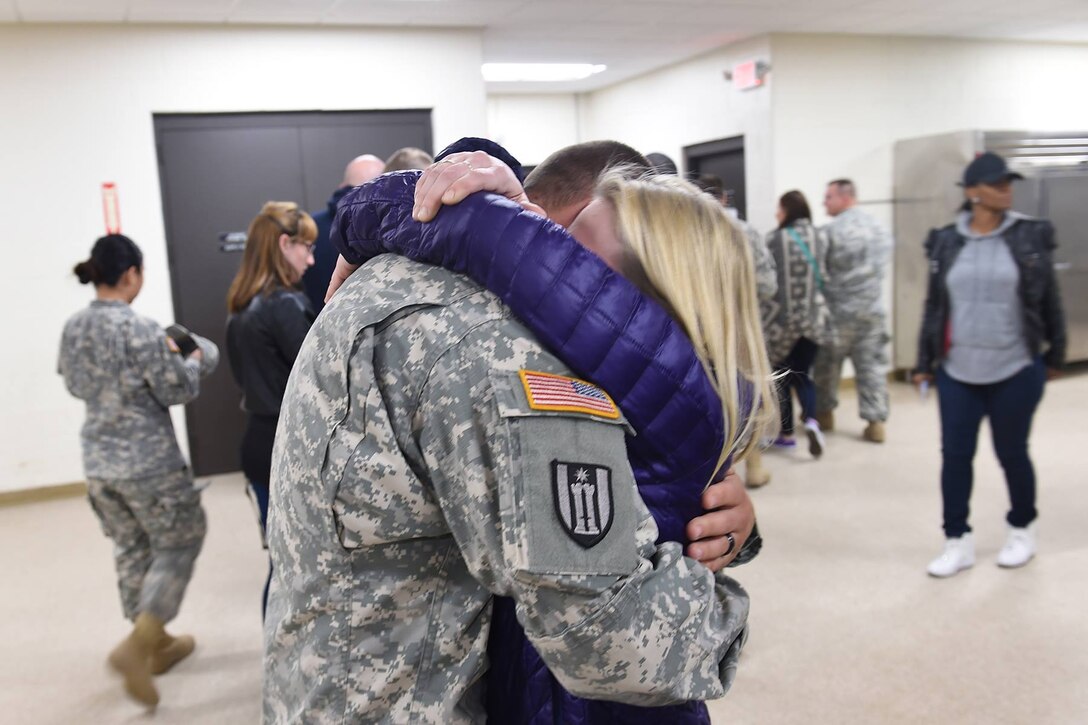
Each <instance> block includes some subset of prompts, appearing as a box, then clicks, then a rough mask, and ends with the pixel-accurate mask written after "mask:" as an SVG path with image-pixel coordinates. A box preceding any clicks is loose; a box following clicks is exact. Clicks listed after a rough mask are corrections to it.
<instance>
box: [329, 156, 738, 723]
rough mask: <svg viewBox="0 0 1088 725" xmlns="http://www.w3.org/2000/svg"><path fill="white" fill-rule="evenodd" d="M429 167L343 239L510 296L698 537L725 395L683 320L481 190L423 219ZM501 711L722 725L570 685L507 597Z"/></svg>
mask: <svg viewBox="0 0 1088 725" xmlns="http://www.w3.org/2000/svg"><path fill="white" fill-rule="evenodd" d="M418 175H419V174H418V172H414V171H407V172H398V173H393V174H386V175H384V176H381V177H379V178H378V179H376V180H375V181H372V182H370V183H368V184H366V185H364V186H361V187H359V188H357V189H355V190H354V191H352V192H351V193H350V194H349V195H348V196H347V197H345V198H344V199H343V201H342V202H341V203H340V206H339V208H338V211H337V216H336V220H335V221H334V223H333V229H332V240H333V243H334V245H335V246H336V247H337V249H338V250H339V251H340V253H341V254H343V255H344V257H345V258H346V259H347V260H348V261H350V262H353V263H356V264H359V263H362V262H364V261H366V260H368V259H370V258H373V257H375V256H378V255H380V254H384V253H387V252H393V253H396V254H401V255H405V256H408V257H411V258H413V259H416V260H420V261H424V262H429V263H432V264H438V265H441V266H443V267H446V268H448V269H451V270H453V271H457V272H461V273H464V274H467V275H468V276H469V277H472V278H473V279H475V280H476V281H477V282H479V283H480V284H483V285H484V286H486V287H487V288H488V289H490V290H491V291H492V292H494V293H495V294H497V295H498V296H499V297H500V298H501V299H502V300H503V302H505V303H506V304H507V305H508V306H509V307H510V308H511V309H512V310H513V311H514V313H515V314H516V315H517V316H518V317H519V319H521V320H522V322H524V323H525V324H526V326H528V327H529V328H530V329H531V330H532V331H533V332H534V334H535V335H536V336H537V339H538V340H539V341H540V342H541V343H542V344H544V345H545V346H546V347H548V348H549V349H550V350H551V351H552V352H553V353H554V354H555V355H556V356H557V357H559V358H560V359H561V360H563V361H564V362H565V363H566V364H567V365H568V366H570V368H571V369H572V370H573V371H574V372H575V374H577V375H579V376H581V377H583V378H585V379H587V380H590V381H592V382H594V383H596V384H597V385H599V386H601V387H602V388H604V389H605V390H607V391H608V392H609V394H610V395H612V397H613V398H614V399H615V400H616V403H617V404H618V405H619V407H620V409H621V410H622V411H623V413H624V415H625V416H626V418H627V420H628V422H629V423H630V424H631V426H632V427H633V428H634V429H635V431H636V432H637V435H636V436H634V437H630V436H629V437H628V439H627V451H628V457H629V459H630V461H631V465H632V468H633V470H634V474H635V480H636V482H637V484H638V488H639V494H640V495H641V497H642V499H643V500H644V501H645V502H646V505H647V507H648V508H649V510H650V512H651V513H652V514H653V516H654V519H655V520H656V521H657V525H658V529H659V532H660V536H659V540H662V541H679V542H681V543H685V544H686V543H687V539H686V536H685V533H684V529H685V526H686V524H687V522H688V521H689V520H691V519H692V518H693V517H695V516H697V515H699V514H700V513H702V506H701V503H700V497H701V495H702V492H703V489H704V488H705V486H706V483H707V482H708V481H709V480H710V478H711V475H712V474H714V473H715V465H716V463H717V458H718V454H719V452H720V451H721V447H722V442H723V440H724V422H723V419H722V411H721V404H720V402H719V399H718V397H717V393H716V392H715V390H714V388H713V387H712V386H711V383H710V380H709V379H708V377H707V376H706V373H705V372H704V370H703V368H702V365H701V364H700V362H699V360H698V358H697V356H696V355H695V350H694V348H693V347H692V345H691V342H690V341H689V340H688V338H687V336H686V335H685V333H684V331H683V329H682V328H681V327H680V325H679V324H678V323H676V322H675V321H674V320H673V319H672V318H671V317H669V315H668V314H667V313H666V312H665V311H664V309H662V308H661V307H660V306H659V305H657V304H656V303H655V302H653V301H652V300H650V299H649V298H647V297H645V296H643V295H642V294H641V293H640V292H639V291H638V289H637V288H635V287H634V285H632V284H631V283H630V282H628V281H627V280H626V279H624V278H623V277H622V276H620V275H618V274H616V273H614V272H613V271H612V270H611V269H609V267H608V266H607V265H605V264H604V262H603V261H602V260H601V259H600V258H599V257H597V256H596V255H594V254H592V253H591V252H589V251H588V250H586V249H585V248H583V247H582V246H581V245H580V244H579V243H578V242H577V241H576V240H574V238H573V237H571V236H570V235H569V234H568V233H567V232H566V231H565V230H564V229H563V228H562V227H559V226H558V225H556V224H553V223H552V222H550V221H548V220H546V219H543V218H541V217H539V216H537V215H534V214H531V213H529V212H526V211H525V210H523V209H522V208H521V207H520V206H518V205H517V204H515V203H513V202H511V201H509V200H507V199H505V198H502V197H499V196H496V195H493V194H474V195H472V196H470V197H469V198H468V199H466V200H465V201H464V202H462V203H461V204H459V205H457V206H455V207H448V208H444V209H442V210H441V211H440V212H439V214H438V216H437V218H436V219H435V220H434V221H433V222H431V223H428V224H420V223H418V222H415V221H414V220H413V219H412V202H413V194H414V190H415V182H416V179H417V178H418ZM488 654H489V659H490V670H489V673H488V678H489V679H488V715H489V719H491V720H492V721H493V722H498V723H558V722H563V723H626V722H631V723H635V722H638V723H640V725H641V724H642V723H644V722H645V721H646V720H647V718H650V719H651V720H652V721H654V722H669V723H709V715H708V714H707V711H706V707H705V705H703V704H702V703H699V702H692V703H685V704H682V705H676V706H669V707H664V708H653V709H649V710H648V709H647V708H640V707H632V706H628V705H622V704H617V703H612V702H600V701H590V700H584V699H580V698H576V697H574V696H573V695H570V694H569V693H567V692H565V691H564V690H563V688H562V687H561V686H560V685H559V684H558V682H556V681H555V680H554V678H553V677H552V676H551V673H550V672H548V671H547V668H546V667H545V666H544V664H543V662H542V661H541V660H540V658H539V656H538V655H537V654H536V651H535V650H534V649H533V648H532V645H531V644H530V643H529V642H528V640H527V639H526V638H525V636H524V634H523V633H522V632H521V629H520V627H519V625H518V624H517V620H516V617H515V613H514V606H513V603H512V602H511V601H509V600H506V599H504V598H497V599H496V602H495V607H494V614H493V619H492V627H491V636H490V642H489V649H488Z"/></svg>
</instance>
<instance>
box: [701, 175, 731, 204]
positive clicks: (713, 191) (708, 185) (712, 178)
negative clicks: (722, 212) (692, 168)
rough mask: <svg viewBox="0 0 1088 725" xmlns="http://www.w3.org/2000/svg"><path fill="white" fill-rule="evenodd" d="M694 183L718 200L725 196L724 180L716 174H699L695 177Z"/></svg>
mask: <svg viewBox="0 0 1088 725" xmlns="http://www.w3.org/2000/svg"><path fill="white" fill-rule="evenodd" d="M695 185H696V186H698V187H699V188H700V189H702V190H703V191H705V192H706V193H708V194H710V195H711V196H713V197H714V198H715V199H718V200H720V199H721V198H722V197H723V196H725V182H724V181H722V177H720V176H718V175H717V174H699V176H697V177H696V178H695Z"/></svg>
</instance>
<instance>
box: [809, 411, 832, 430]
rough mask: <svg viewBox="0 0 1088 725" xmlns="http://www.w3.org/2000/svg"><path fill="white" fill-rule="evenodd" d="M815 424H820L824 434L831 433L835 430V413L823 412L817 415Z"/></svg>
mask: <svg viewBox="0 0 1088 725" xmlns="http://www.w3.org/2000/svg"><path fill="white" fill-rule="evenodd" d="M802 422H804V421H802ZM816 422H817V423H819V424H820V430H821V431H823V432H824V433H830V432H831V431H833V430H835V411H833V410H825V411H823V412H822V413H817V414H816Z"/></svg>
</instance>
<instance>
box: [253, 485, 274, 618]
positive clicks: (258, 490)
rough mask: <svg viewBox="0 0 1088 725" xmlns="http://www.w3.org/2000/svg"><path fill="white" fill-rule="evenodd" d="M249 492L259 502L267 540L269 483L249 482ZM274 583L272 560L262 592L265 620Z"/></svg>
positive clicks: (263, 536)
mask: <svg viewBox="0 0 1088 725" xmlns="http://www.w3.org/2000/svg"><path fill="white" fill-rule="evenodd" d="M249 493H250V495H252V496H253V500H254V502H255V503H256V504H257V514H258V516H260V524H261V541H262V542H263V541H265V531H266V530H267V528H268V484H264V485H263V486H262V485H261V484H259V483H252V482H250V483H249ZM271 583H272V562H271V560H270V561H269V562H268V578H267V579H265V580H264V593H263V594H261V619H262V620H264V612H265V610H266V609H268V586H269V585H270V584H271Z"/></svg>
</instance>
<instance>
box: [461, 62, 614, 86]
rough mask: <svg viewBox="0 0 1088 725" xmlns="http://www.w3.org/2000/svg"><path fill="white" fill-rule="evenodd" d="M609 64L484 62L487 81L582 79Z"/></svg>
mask: <svg viewBox="0 0 1088 725" xmlns="http://www.w3.org/2000/svg"><path fill="white" fill-rule="evenodd" d="M607 67H608V66H604V65H593V64H592V63H484V64H483V66H481V68H480V69H481V70H482V71H483V74H484V80H485V81H494V82H503V81H507V82H509V81H534V82H545V83H547V82H554V81H580V80H582V79H583V78H589V77H590V76H591V75H593V74H595V73H600V72H601V71H603V70H604V69H605V68H607Z"/></svg>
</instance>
